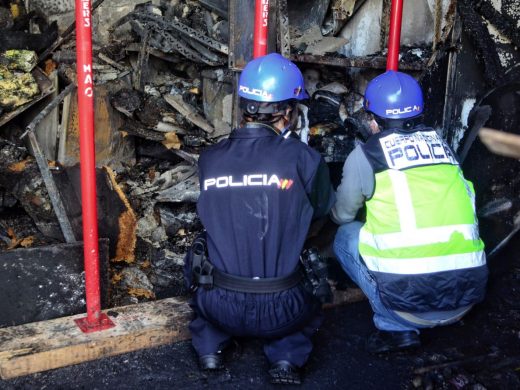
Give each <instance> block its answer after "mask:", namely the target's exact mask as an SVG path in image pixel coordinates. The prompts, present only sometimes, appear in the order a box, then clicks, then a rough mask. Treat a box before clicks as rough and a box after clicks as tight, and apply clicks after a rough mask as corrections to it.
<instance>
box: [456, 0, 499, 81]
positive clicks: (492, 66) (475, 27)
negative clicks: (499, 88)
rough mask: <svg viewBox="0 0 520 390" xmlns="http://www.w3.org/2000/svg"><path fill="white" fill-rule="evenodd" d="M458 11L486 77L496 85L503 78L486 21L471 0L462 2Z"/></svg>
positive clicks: (459, 3)
mask: <svg viewBox="0 0 520 390" xmlns="http://www.w3.org/2000/svg"><path fill="white" fill-rule="evenodd" d="M457 5H458V9H459V13H460V16H461V18H462V22H463V26H462V28H463V30H464V31H465V32H467V34H468V36H469V37H470V39H471V40H472V43H473V44H474V46H475V47H476V49H477V53H478V56H477V58H478V60H479V61H480V63H481V64H482V65H483V67H484V76H485V78H486V81H487V83H488V85H489V86H491V85H496V82H497V80H500V79H501V78H502V77H503V74H504V72H503V70H502V67H501V65H500V59H499V57H498V53H497V49H496V45H495V42H494V41H493V40H492V39H491V36H490V35H489V31H488V29H487V27H486V25H485V24H484V20H483V19H482V17H481V16H480V14H478V13H477V11H476V10H475V5H474V2H473V1H471V0H460V1H459V2H458V3H457Z"/></svg>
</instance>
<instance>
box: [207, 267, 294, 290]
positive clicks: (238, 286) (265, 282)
mask: <svg viewBox="0 0 520 390" xmlns="http://www.w3.org/2000/svg"><path fill="white" fill-rule="evenodd" d="M302 277H303V274H302V271H301V269H300V268H299V267H298V268H296V270H295V271H294V272H293V273H291V274H289V275H287V276H282V277H280V278H246V277H243V276H235V275H230V274H227V273H225V272H222V271H219V270H218V269H216V268H214V269H213V285H214V286H215V287H220V288H224V289H226V290H232V291H238V292H244V293H264V294H265V293H275V292H280V291H285V290H288V289H290V288H292V287H295V286H297V285H298V284H299V283H300V282H301V280H302Z"/></svg>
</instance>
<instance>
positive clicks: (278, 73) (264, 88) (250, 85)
mask: <svg viewBox="0 0 520 390" xmlns="http://www.w3.org/2000/svg"><path fill="white" fill-rule="evenodd" d="M238 95H239V96H241V97H243V98H245V99H249V100H254V101H257V102H266V103H270V102H281V101H284V100H289V99H296V100H303V99H306V98H308V97H309V96H308V95H307V93H306V92H305V89H304V82H303V76H302V73H301V72H300V69H298V67H297V66H296V65H295V64H293V63H292V62H291V61H289V60H288V59H286V58H284V57H283V56H281V55H280V54H277V53H271V54H268V55H266V56H262V57H258V58H256V59H254V60H252V61H250V62H249V63H248V64H247V65H246V67H245V68H244V70H243V71H242V74H241V75H240V80H239V83H238Z"/></svg>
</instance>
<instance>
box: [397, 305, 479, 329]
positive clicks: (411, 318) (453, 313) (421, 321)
mask: <svg viewBox="0 0 520 390" xmlns="http://www.w3.org/2000/svg"><path fill="white" fill-rule="evenodd" d="M472 307H473V305H470V306H466V307H463V308H460V309H458V310H449V311H447V312H442V311H437V312H431V313H428V314H431V315H432V316H437V315H438V318H436V319H427V318H421V317H419V316H420V314H419V315H417V314H412V313H407V312H404V311H398V310H394V313H395V314H397V315H398V316H399V317H401V318H403V319H404V320H406V321H408V322H411V323H413V324H417V325H423V326H436V325H449V324H453V323H454V322H457V321H459V320H460V319H461V318H462V317H464V315H465V314H466V313H467V312H468V311H470V310H471V308H472ZM443 314H444V315H443Z"/></svg>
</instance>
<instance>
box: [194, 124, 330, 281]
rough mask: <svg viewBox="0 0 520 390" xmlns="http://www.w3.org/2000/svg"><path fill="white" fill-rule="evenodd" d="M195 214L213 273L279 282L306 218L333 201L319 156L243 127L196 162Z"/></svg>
mask: <svg viewBox="0 0 520 390" xmlns="http://www.w3.org/2000/svg"><path fill="white" fill-rule="evenodd" d="M199 180H200V197H199V200H198V204H197V210H198V214H199V216H200V219H201V222H202V224H203V225H204V228H205V229H206V232H207V245H208V254H209V259H210V261H211V263H212V264H213V265H214V266H215V267H216V268H218V269H219V270H221V271H223V272H226V273H229V274H232V275H236V276H243V277H251V278H253V277H260V278H272V277H282V276H286V275H288V274H290V273H291V272H293V271H294V270H295V269H296V267H297V265H298V261H299V256H300V253H301V251H302V248H303V245H304V242H305V238H306V236H307V232H308V230H309V226H310V224H311V221H312V219H313V218H315V217H320V216H324V215H326V214H327V213H328V212H329V210H330V208H331V207H332V205H333V203H334V191H333V190H332V187H331V184H330V179H329V172H328V167H327V165H326V164H325V163H324V161H323V159H322V158H321V156H320V154H319V153H318V152H316V151H315V150H313V149H311V148H310V147H308V146H307V145H305V144H304V143H302V142H300V141H299V140H296V139H294V138H288V139H284V138H283V137H281V136H279V135H278V134H277V133H275V132H274V130H273V129H271V128H270V127H268V126H265V125H262V124H257V123H253V124H248V125H247V126H246V127H244V128H240V129H238V130H234V131H233V132H232V133H231V135H230V137H229V138H228V139H225V140H222V141H220V142H219V143H218V144H216V145H213V146H211V147H209V148H207V149H206V150H205V151H204V152H203V153H202V154H201V156H200V159H199Z"/></svg>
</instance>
